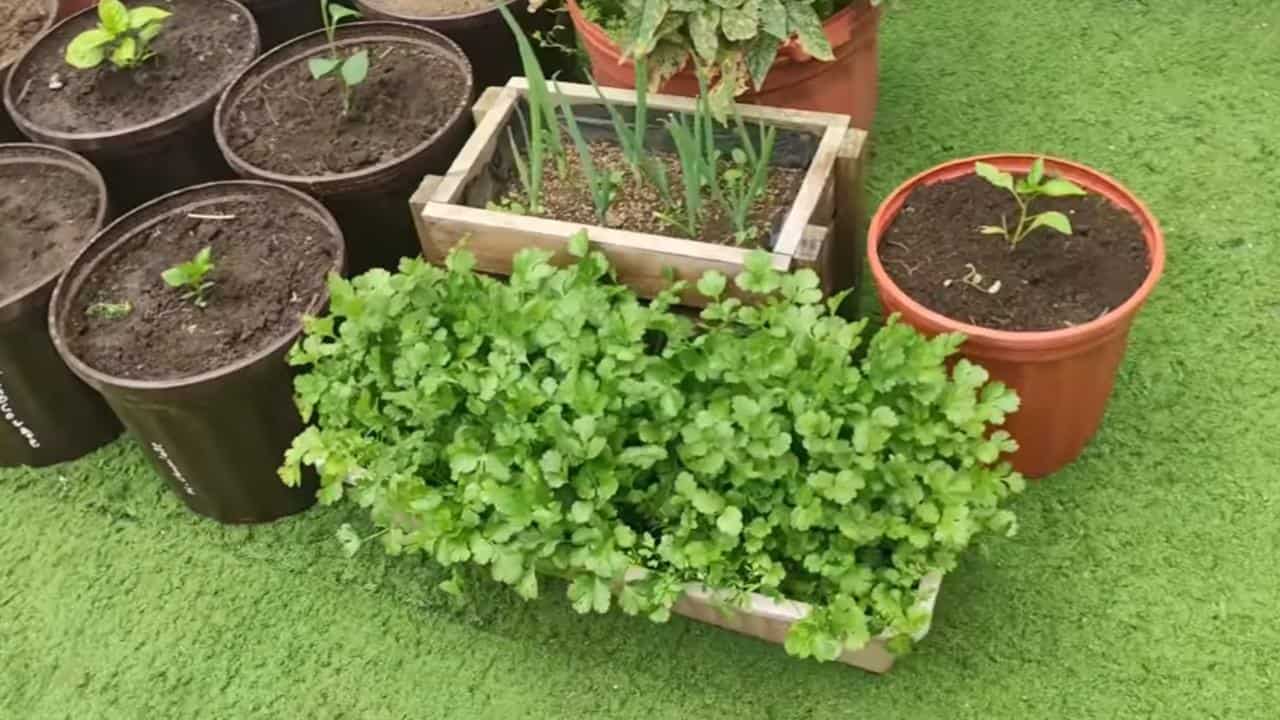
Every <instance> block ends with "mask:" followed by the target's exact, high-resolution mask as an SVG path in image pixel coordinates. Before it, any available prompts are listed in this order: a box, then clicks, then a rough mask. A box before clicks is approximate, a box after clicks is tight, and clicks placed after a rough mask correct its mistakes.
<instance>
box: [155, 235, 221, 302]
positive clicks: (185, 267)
mask: <svg viewBox="0 0 1280 720" xmlns="http://www.w3.org/2000/svg"><path fill="white" fill-rule="evenodd" d="M214 267H216V266H215V265H214V263H213V248H211V247H207V248H205V249H203V250H201V251H200V252H198V253H196V256H195V257H194V258H192V259H190V260H188V261H187V262H184V263H180V264H178V265H174V266H173V267H171V268H169V269H168V270H165V271H164V273H163V274H162V275H161V277H162V278H163V279H164V282H165V284H166V285H168V286H169V287H171V288H175V289H178V290H183V291H185V292H184V293H183V295H182V298H183V299H184V300H190V301H191V302H193V303H195V305H196V307H201V308H202V307H205V306H206V305H208V304H209V299H208V295H207V294H208V292H209V290H210V289H211V288H212V287H213V281H212V280H210V279H209V273H211V272H213V269H214Z"/></svg>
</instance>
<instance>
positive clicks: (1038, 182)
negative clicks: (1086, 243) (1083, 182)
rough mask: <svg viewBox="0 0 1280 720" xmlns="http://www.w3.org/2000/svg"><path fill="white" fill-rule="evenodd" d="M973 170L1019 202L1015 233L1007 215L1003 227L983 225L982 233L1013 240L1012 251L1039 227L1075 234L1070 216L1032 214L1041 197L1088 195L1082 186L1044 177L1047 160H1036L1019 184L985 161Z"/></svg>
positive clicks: (1002, 220)
mask: <svg viewBox="0 0 1280 720" xmlns="http://www.w3.org/2000/svg"><path fill="white" fill-rule="evenodd" d="M973 171H974V172H975V173H977V174H978V177H980V178H982V179H983V180H986V181H987V182H989V183H991V184H992V185H994V186H996V187H998V188H1004V189H1005V190H1008V191H1009V192H1010V193H1011V194H1012V195H1013V199H1014V200H1015V201H1017V203H1018V211H1019V214H1018V224H1017V226H1016V227H1014V228H1013V230H1012V231H1010V229H1009V221H1008V218H1007V217H1005V216H1003V215H1001V216H1000V224H999V225H983V226H982V227H980V228H978V232H980V233H982V234H983V235H1002V236H1004V239H1005V240H1008V241H1009V249H1010V250H1013V249H1015V248H1017V247H1018V243H1020V242H1022V241H1023V240H1025V239H1026V238H1027V236H1028V235H1030V234H1031V233H1032V231H1034V230H1035V229H1036V228H1041V227H1047V228H1049V229H1051V230H1057V231H1058V232H1060V233H1062V234H1063V235H1070V234H1071V221H1070V220H1069V219H1067V216H1066V215H1063V214H1062V213H1060V212H1058V211H1056V210H1050V211H1049V212H1042V213H1039V214H1036V215H1028V212H1029V211H1030V208H1031V202H1032V201H1033V200H1035V199H1036V198H1038V197H1041V196H1044V197H1070V196H1081V195H1087V194H1088V193H1086V192H1085V191H1084V190H1083V189H1081V188H1080V186H1079V185H1076V184H1075V183H1073V182H1071V181H1070V180H1063V179H1062V178H1046V177H1045V176H1044V158H1036V161H1035V162H1034V163H1032V164H1031V172H1029V173H1027V176H1026V177H1024V178H1021V179H1019V180H1017V181H1015V180H1014V179H1013V175H1011V174H1010V173H1007V172H1003V171H1001V170H999V169H997V168H996V167H995V166H993V165H989V164H987V163H984V162H977V163H974V164H973Z"/></svg>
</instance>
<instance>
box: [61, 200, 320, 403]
mask: <svg viewBox="0 0 1280 720" xmlns="http://www.w3.org/2000/svg"><path fill="white" fill-rule="evenodd" d="M195 215H199V216H200V217H196V216H195ZM195 215H193V214H186V215H184V214H181V213H178V214H173V215H169V216H167V217H165V218H163V219H162V220H160V221H159V222H157V223H155V224H154V225H152V226H151V227H150V228H148V229H147V230H144V231H142V232H139V233H136V234H134V235H132V236H130V237H129V238H128V239H127V240H125V241H124V243H123V244H122V245H121V246H120V247H118V248H116V249H115V250H114V251H113V252H111V254H110V255H109V256H108V257H106V258H105V259H104V260H102V261H101V262H100V263H99V264H98V266H97V267H96V268H95V269H94V271H93V275H92V277H90V278H89V279H88V280H87V281H86V282H85V283H84V285H82V286H81V288H80V291H79V292H78V294H77V295H76V297H75V298H74V299H73V301H72V305H71V308H72V310H71V314H70V316H69V317H70V320H69V323H68V333H67V334H68V343H69V346H70V349H71V351H72V352H73V353H74V354H75V355H76V356H77V357H79V358H80V359H81V360H83V361H84V362H85V363H87V364H88V365H90V366H92V367H94V368H96V369H98V370H100V371H103V372H106V373H109V374H111V375H114V376H116V377H121V378H132V379H147V380H162V379H165V380H167V379H177V378H182V377H188V376H191V375H196V374H199V373H202V372H206V371H209V370H214V369H217V368H220V367H225V366H227V365H229V364H232V363H235V362H236V361H238V360H241V359H243V358H248V357H251V356H253V355H255V354H257V353H259V352H261V351H262V350H264V349H266V348H267V347H269V346H270V345H271V344H272V342H274V341H275V340H277V339H278V338H280V337H282V336H284V335H287V334H289V333H290V332H292V331H293V330H294V329H295V328H297V327H298V324H299V322H300V315H301V313H302V311H303V310H304V309H305V308H307V307H309V306H310V305H311V303H313V302H314V301H315V299H316V297H317V296H319V295H320V294H321V293H323V292H325V274H326V271H327V270H329V269H330V268H332V267H333V263H334V258H333V250H332V249H331V248H330V247H329V245H328V244H326V243H323V242H321V239H322V238H326V237H328V235H329V230H328V229H327V228H325V226H324V225H323V224H322V223H321V222H320V221H319V220H318V219H316V218H315V217H313V216H312V215H310V214H308V213H307V212H305V211H304V210H303V209H301V208H297V207H291V206H290V205H287V204H281V203H278V202H271V201H269V200H266V199H261V198H257V199H229V200H226V201H223V202H211V203H208V204H204V205H201V206H200V210H199V213H196V214H195ZM205 247H212V248H213V262H214V264H215V268H214V269H213V271H212V272H211V273H210V274H209V276H208V279H210V280H212V281H213V282H214V283H215V284H214V286H213V288H212V289H211V290H210V291H209V292H208V294H207V297H208V306H207V307H205V308H199V307H196V306H195V304H194V303H193V302H191V301H190V300H187V299H184V298H183V294H184V293H183V291H181V290H177V289H174V288H171V287H169V286H168V285H166V284H165V282H164V280H163V279H162V278H161V274H162V273H163V272H164V271H165V270H166V269H168V268H170V267H172V266H174V265H177V264H178V263H181V262H185V261H188V260H190V259H191V258H193V257H194V256H195V255H196V253H197V252H199V251H200V250H201V249H202V248H205ZM98 302H103V303H123V302H128V303H130V304H131V305H132V306H133V310H132V312H130V313H129V314H128V315H126V316H125V317H123V318H119V319H114V320H113V319H107V318H101V317H90V316H89V314H88V312H87V310H88V308H89V306H90V305H92V304H93V303H98Z"/></svg>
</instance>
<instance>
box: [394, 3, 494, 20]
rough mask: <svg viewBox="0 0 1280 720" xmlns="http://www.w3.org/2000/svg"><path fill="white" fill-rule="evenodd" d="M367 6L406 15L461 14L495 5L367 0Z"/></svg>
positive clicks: (434, 15)
mask: <svg viewBox="0 0 1280 720" xmlns="http://www.w3.org/2000/svg"><path fill="white" fill-rule="evenodd" d="M369 7H371V8H376V9H378V10H382V11H384V12H389V13H395V14H397V15H404V16H407V17H445V16H448V15H463V14H469V13H474V12H480V11H481V10H489V9H492V8H493V7H495V5H494V2H493V0H369Z"/></svg>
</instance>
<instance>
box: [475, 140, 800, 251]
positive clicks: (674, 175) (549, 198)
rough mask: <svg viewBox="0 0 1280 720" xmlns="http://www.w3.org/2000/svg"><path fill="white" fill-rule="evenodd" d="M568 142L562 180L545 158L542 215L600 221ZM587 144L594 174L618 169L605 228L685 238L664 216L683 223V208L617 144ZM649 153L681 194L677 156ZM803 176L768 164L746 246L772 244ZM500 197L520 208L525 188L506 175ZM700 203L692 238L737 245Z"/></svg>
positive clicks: (726, 222)
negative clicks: (634, 168) (640, 174)
mask: <svg viewBox="0 0 1280 720" xmlns="http://www.w3.org/2000/svg"><path fill="white" fill-rule="evenodd" d="M570 143H571V141H570V139H569V138H568V137H566V138H565V156H566V157H565V160H566V169H567V171H566V172H565V173H564V177H563V178H562V177H561V176H560V173H559V172H557V170H556V168H555V167H554V162H552V161H551V160H550V159H548V160H547V161H546V167H545V169H544V172H543V176H542V182H543V189H542V193H543V197H542V204H543V207H544V217H547V218H550V219H552V220H564V221H566V222H573V223H582V224H584V225H599V224H600V223H599V220H598V219H597V218H596V212H595V204H594V203H593V202H592V199H591V190H590V188H589V187H588V186H587V180H586V177H587V176H586V175H585V174H584V173H583V171H582V164H581V162H580V161H579V159H578V154H577V153H576V152H575V151H574V149H573V145H572V144H570ZM590 146H591V162H592V163H593V164H594V165H595V166H596V170H597V171H598V172H619V173H622V182H621V183H620V187H619V188H618V192H617V196H616V197H615V198H614V200H613V202H612V203H611V204H610V206H609V211H608V213H607V214H606V215H605V226H607V227H611V228H616V229H620V230H631V231H634V232H642V233H652V234H655V235H668V236H672V237H680V238H689V236H688V234H687V233H685V232H684V230H682V229H681V228H680V227H679V226H677V225H674V224H672V223H671V222H669V221H668V220H667V219H665V218H675V219H676V220H677V221H678V222H683V221H684V210H683V206H682V205H676V206H675V207H668V206H667V204H666V203H665V202H663V200H662V198H661V196H660V195H659V194H658V191H657V190H656V189H655V188H654V186H653V183H651V182H649V181H648V180H642V181H637V180H636V179H635V177H634V176H633V174H632V172H631V167H630V166H629V165H628V164H627V161H626V158H625V157H624V155H623V154H622V150H621V148H620V147H618V145H616V144H614V143H611V142H608V141H603V140H597V141H593V142H591V143H590ZM649 154H650V156H652V157H655V158H657V159H659V160H661V161H662V163H663V164H664V165H665V166H666V169H667V178H668V181H669V183H670V187H671V194H672V195H674V196H676V197H677V198H682V197H683V193H684V189H683V188H684V185H683V182H684V181H683V179H682V178H683V174H682V173H681V170H680V160H679V158H678V157H676V156H675V155H673V154H671V153H665V152H662V151H652V152H650V153H649ZM722 172H723V168H722ZM804 176H805V171H804V170H800V169H795V168H788V167H772V168H770V170H769V178H768V182H767V184H766V186H765V191H764V194H763V197H761V198H759V199H757V200H756V202H755V204H754V205H753V206H752V209H751V212H750V221H751V225H752V226H753V227H756V228H758V229H759V232H758V233H757V236H756V237H755V238H754V239H753V240H749V241H747V243H746V244H745V246H749V247H764V248H766V249H768V248H769V247H770V246H771V244H772V237H773V236H774V235H775V234H776V231H777V230H778V229H779V227H781V225H782V221H783V220H784V219H785V217H786V214H787V211H788V210H790V209H791V203H792V201H793V200H795V197H796V193H797V192H799V190H800V183H801V181H803V180H804ZM499 197H500V198H503V201H502V202H501V203H499V204H500V205H502V204H506V205H508V206H510V205H511V204H512V203H518V204H519V205H521V206H523V205H526V204H527V201H528V198H527V196H526V194H525V192H524V186H523V185H521V184H520V180H519V178H518V177H515V178H508V179H507V182H506V185H505V186H504V187H502V188H501V189H500V192H499ZM703 202H704V208H705V211H707V213H708V214H707V217H706V219H705V220H704V222H703V224H702V228H701V233H700V234H699V235H698V237H696V238H691V239H693V240H700V241H702V242H708V243H715V244H718V245H735V244H737V243H736V241H735V239H734V236H733V223H732V220H731V219H730V217H729V216H728V214H727V213H725V212H724V211H723V209H722V208H721V207H720V206H719V205H717V204H716V203H714V202H713V201H712V199H711V197H710V196H709V195H707V194H705V193H704V195H703Z"/></svg>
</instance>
